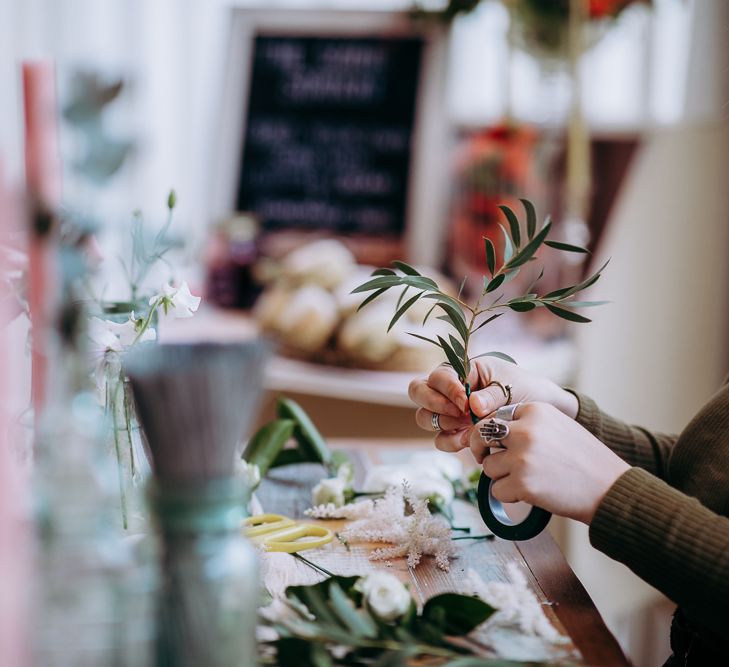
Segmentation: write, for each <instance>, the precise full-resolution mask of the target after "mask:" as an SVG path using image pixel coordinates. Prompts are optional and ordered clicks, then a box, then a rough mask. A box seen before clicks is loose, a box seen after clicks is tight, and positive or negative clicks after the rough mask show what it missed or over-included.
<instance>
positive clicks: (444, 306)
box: [438, 301, 468, 340]
mask: <svg viewBox="0 0 729 667" xmlns="http://www.w3.org/2000/svg"><path fill="white" fill-rule="evenodd" d="M438 305H439V306H440V308H441V310H442V311H443V312H444V313H445V314H446V316H447V317H448V321H450V323H451V324H452V325H453V327H454V328H455V329H456V331H458V333H459V334H461V338H463V340H468V325H467V324H466V318H465V317H464V316H463V311H462V310H461V308H460V307H457V308H455V307H453V306H452V305H451V304H449V303H447V302H443V301H439V302H438Z"/></svg>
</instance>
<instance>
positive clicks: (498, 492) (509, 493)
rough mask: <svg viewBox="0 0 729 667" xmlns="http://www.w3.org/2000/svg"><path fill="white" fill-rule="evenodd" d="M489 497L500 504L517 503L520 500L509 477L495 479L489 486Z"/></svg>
mask: <svg viewBox="0 0 729 667" xmlns="http://www.w3.org/2000/svg"><path fill="white" fill-rule="evenodd" d="M491 495H493V497H494V498H496V500H500V501H501V502H502V503H518V502H519V501H520V500H521V498H520V497H519V494H518V493H517V491H516V484H515V483H514V481H513V480H512V477H511V475H507V476H506V477H502V478H501V479H497V480H496V481H495V482H494V483H493V484H492V485H491Z"/></svg>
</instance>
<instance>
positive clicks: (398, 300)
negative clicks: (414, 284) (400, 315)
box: [395, 285, 410, 310]
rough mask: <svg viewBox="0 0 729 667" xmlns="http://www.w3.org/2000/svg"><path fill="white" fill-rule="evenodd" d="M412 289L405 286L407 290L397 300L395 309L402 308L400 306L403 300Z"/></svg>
mask: <svg viewBox="0 0 729 667" xmlns="http://www.w3.org/2000/svg"><path fill="white" fill-rule="evenodd" d="M409 289H410V288H409V287H408V286H407V285H405V288H404V289H403V291H402V292H400V296H399V297H398V298H397V304H395V309H396V310H397V309H398V308H399V307H400V304H402V300H403V299H404V298H405V295H406V294H407V293H408V290H409Z"/></svg>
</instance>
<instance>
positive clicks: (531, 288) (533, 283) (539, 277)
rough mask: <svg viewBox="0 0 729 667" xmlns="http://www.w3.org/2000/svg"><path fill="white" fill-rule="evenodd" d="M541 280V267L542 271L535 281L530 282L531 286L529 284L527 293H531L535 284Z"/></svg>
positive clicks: (542, 275)
mask: <svg viewBox="0 0 729 667" xmlns="http://www.w3.org/2000/svg"><path fill="white" fill-rule="evenodd" d="M542 278H544V267H542V270H541V271H540V272H539V275H538V276H537V277H536V279H535V280H533V281H532V284H531V285H529V288H528V289H527V292H531V291H532V290H533V289H534V287H535V285H536V284H537V283H538V282H539V281H540V280H541V279H542Z"/></svg>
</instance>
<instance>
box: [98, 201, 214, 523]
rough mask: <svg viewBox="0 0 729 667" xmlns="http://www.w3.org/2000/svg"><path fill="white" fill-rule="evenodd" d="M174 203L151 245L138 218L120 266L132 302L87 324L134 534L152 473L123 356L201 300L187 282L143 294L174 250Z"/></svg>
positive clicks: (125, 512)
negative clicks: (171, 235) (125, 259)
mask: <svg viewBox="0 0 729 667" xmlns="http://www.w3.org/2000/svg"><path fill="white" fill-rule="evenodd" d="M175 204H176V196H175V193H174V191H172V192H170V194H169V196H168V199H167V209H168V217H167V221H166V223H165V225H164V226H163V227H162V229H161V230H160V231H159V232H158V233H157V234H156V235H155V236H154V237H153V238H152V240H151V241H149V240H148V236H147V235H146V234H145V229H144V224H143V219H142V216H141V214H139V213H135V214H134V220H133V224H132V228H131V229H132V231H131V235H132V252H131V257H130V260H129V262H128V263H125V262H122V266H123V268H124V272H125V275H126V276H127V278H128V281H129V292H130V299H129V300H128V301H115V302H103V303H101V304H100V307H99V308H98V313H97V314H96V315H95V316H93V317H92V318H91V322H90V324H89V337H90V339H91V346H90V347H91V356H92V363H93V373H94V379H95V382H96V387H97V391H98V397H99V400H100V402H101V403H102V404H103V406H104V411H105V414H106V421H107V425H108V433H109V438H108V440H109V450H110V452H111V454H112V455H113V456H114V457H115V458H116V461H117V465H118V482H119V503H118V505H119V516H120V518H121V524H122V527H123V528H124V529H125V530H129V531H132V532H136V531H138V530H141V529H142V528H143V527H144V523H145V520H146V512H145V504H144V502H145V501H144V494H143V493H142V486H143V483H144V481H145V480H146V479H147V477H148V476H149V474H150V472H151V468H150V464H149V460H148V457H147V453H146V450H145V445H144V440H143V436H142V433H141V431H140V429H139V425H138V423H137V419H136V414H135V409H134V402H133V400H132V396H131V391H130V388H129V383H128V380H127V377H126V373H125V371H124V355H125V354H126V353H127V352H128V351H129V350H130V349H132V348H134V347H137V346H139V345H147V344H153V343H154V342H155V341H156V340H157V326H158V321H159V318H160V315H162V316H165V317H174V318H188V317H192V316H193V315H194V314H195V312H196V311H197V309H198V307H199V306H200V297H198V296H194V295H193V294H192V293H191V292H190V288H189V287H188V285H187V283H186V282H183V283H182V284H181V285H179V286H176V285H174V284H173V283H172V282H165V283H163V284H162V286H161V287H160V288H159V290H158V291H157V293H155V294H149V293H147V294H146V295H144V296H142V295H141V294H144V286H145V284H146V283H145V279H146V278H147V276H148V275H149V274H150V272H151V270H152V269H153V268H154V265H155V264H157V263H159V262H166V259H165V256H166V255H167V253H168V252H169V251H170V250H171V249H172V248H173V247H174V246H175V242H174V240H172V239H170V238H169V236H168V232H169V228H170V225H171V222H172V212H173V209H174V207H175Z"/></svg>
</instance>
